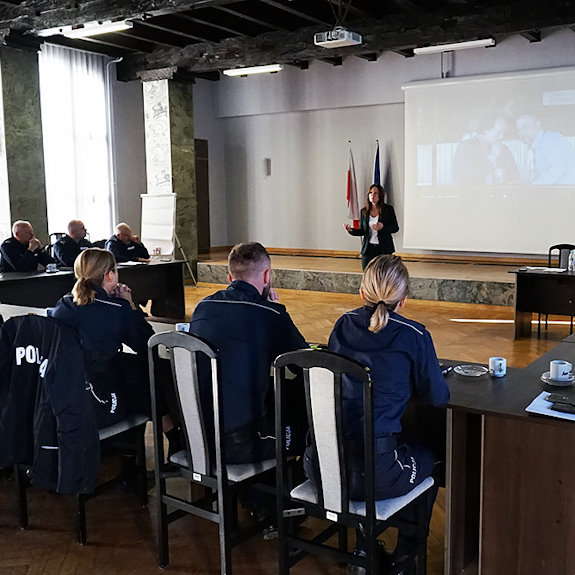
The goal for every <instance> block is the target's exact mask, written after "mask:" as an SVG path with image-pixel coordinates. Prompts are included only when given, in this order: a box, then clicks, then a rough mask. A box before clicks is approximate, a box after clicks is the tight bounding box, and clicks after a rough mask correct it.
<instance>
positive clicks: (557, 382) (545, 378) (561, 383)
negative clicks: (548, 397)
mask: <svg viewBox="0 0 575 575" xmlns="http://www.w3.org/2000/svg"><path fill="white" fill-rule="evenodd" d="M549 373H550V372H549V371H546V372H545V373H543V374H542V375H541V381H542V382H543V383H546V384H547V385H552V386H553V387H567V386H568V385H572V384H573V382H574V381H575V373H572V374H571V375H570V376H569V379H551V378H550V377H549Z"/></svg>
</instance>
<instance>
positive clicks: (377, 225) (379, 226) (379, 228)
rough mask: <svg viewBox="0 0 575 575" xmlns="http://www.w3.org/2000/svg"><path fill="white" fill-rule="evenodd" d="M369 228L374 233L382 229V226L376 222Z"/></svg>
mask: <svg viewBox="0 0 575 575" xmlns="http://www.w3.org/2000/svg"><path fill="white" fill-rule="evenodd" d="M371 227H372V229H374V230H375V231H376V232H379V230H381V229H383V224H382V223H381V222H377V224H373V226H371Z"/></svg>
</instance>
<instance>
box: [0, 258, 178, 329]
mask: <svg viewBox="0 0 575 575" xmlns="http://www.w3.org/2000/svg"><path fill="white" fill-rule="evenodd" d="M118 271H119V274H120V281H121V282H122V283H125V284H127V285H129V286H130V288H132V295H133V298H134V301H135V302H144V301H146V300H152V308H151V312H152V315H154V316H157V317H167V318H173V319H177V320H182V321H183V320H184V319H185V315H186V308H185V297H184V262H183V261H169V262H162V261H154V260H152V261H151V262H150V263H149V264H139V265H126V264H118ZM0 276H1V277H0V302H1V303H5V304H14V305H22V306H28V307H51V306H54V305H55V304H56V302H57V301H58V299H60V298H61V297H62V296H63V295H65V294H67V293H69V292H70V291H71V290H72V287H73V286H74V281H75V280H74V273H73V272H72V271H71V270H61V271H57V272H55V273H46V272H31V273H23V272H8V273H4V274H0Z"/></svg>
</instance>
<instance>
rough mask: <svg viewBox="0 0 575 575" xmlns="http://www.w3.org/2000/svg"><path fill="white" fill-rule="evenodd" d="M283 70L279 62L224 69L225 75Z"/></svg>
mask: <svg viewBox="0 0 575 575" xmlns="http://www.w3.org/2000/svg"><path fill="white" fill-rule="evenodd" d="M280 70H283V66H282V65H280V64H269V65H267V66H252V67H251V68H232V69H231V70H224V74H225V75H226V76H247V75H249V74H271V73H273V72H279V71H280Z"/></svg>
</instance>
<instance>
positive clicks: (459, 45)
mask: <svg viewBox="0 0 575 575" xmlns="http://www.w3.org/2000/svg"><path fill="white" fill-rule="evenodd" d="M489 46H495V39H494V38H484V39H482V40H470V41H469V42H455V43H453V44H439V45H438V46H424V47H423V48H414V50H413V53H414V54H415V55H416V56H420V55H421V54H439V53H440V52H451V51H453V50H467V49H468V48H488V47H489Z"/></svg>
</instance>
